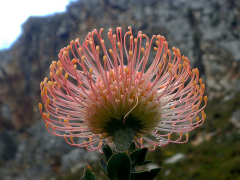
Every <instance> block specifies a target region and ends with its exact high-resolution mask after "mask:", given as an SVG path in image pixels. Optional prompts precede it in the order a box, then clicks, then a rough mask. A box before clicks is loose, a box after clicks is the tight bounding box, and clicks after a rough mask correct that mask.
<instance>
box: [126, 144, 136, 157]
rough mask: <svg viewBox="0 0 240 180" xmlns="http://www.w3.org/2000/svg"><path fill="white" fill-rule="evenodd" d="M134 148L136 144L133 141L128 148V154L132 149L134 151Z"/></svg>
mask: <svg viewBox="0 0 240 180" xmlns="http://www.w3.org/2000/svg"><path fill="white" fill-rule="evenodd" d="M135 149H136V145H135V143H134V142H132V144H131V145H130V147H129V149H128V152H129V154H131V153H132V152H133V151H135Z"/></svg>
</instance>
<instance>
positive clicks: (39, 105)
mask: <svg viewBox="0 0 240 180" xmlns="http://www.w3.org/2000/svg"><path fill="white" fill-rule="evenodd" d="M38 107H39V110H40V111H42V107H43V106H42V103H39V104H38Z"/></svg>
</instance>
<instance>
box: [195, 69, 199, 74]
mask: <svg viewBox="0 0 240 180" xmlns="http://www.w3.org/2000/svg"><path fill="white" fill-rule="evenodd" d="M196 75H197V76H198V75H199V71H198V68H196Z"/></svg>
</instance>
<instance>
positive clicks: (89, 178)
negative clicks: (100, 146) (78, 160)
mask: <svg viewBox="0 0 240 180" xmlns="http://www.w3.org/2000/svg"><path fill="white" fill-rule="evenodd" d="M84 168H85V169H84V173H83V176H82V178H81V180H96V177H95V173H93V171H92V168H91V167H90V166H87V167H86V165H85V166H84Z"/></svg>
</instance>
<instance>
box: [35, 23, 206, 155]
mask: <svg viewBox="0 0 240 180" xmlns="http://www.w3.org/2000/svg"><path fill="white" fill-rule="evenodd" d="M102 31H103V29H100V31H99V33H98V32H97V30H93V31H92V32H89V33H88V35H87V37H86V39H85V41H84V42H83V44H82V45H81V44H80V43H79V39H76V40H75V41H71V42H70V45H68V46H67V47H65V48H63V49H61V50H60V53H59V60H58V62H56V61H53V62H52V64H51V65H50V79H49V80H48V78H45V79H44V81H43V82H41V84H40V88H41V97H42V100H43V102H44V105H45V109H46V113H44V112H43V110H42V104H41V103H40V104H39V109H40V112H41V114H42V117H43V120H44V122H45V124H46V127H47V130H48V131H49V132H50V133H52V134H54V135H57V136H62V137H64V138H65V140H66V141H67V142H68V143H69V144H71V145H74V146H79V147H86V148H87V149H88V150H97V149H100V147H101V144H102V142H103V141H106V142H107V143H109V144H112V143H114V144H115V145H116V148H117V150H119V151H123V150H126V149H127V148H128V147H129V145H130V144H131V142H132V141H133V142H135V144H136V145H137V146H138V147H143V146H144V145H145V144H147V143H150V144H152V145H153V147H154V148H153V149H155V147H156V146H162V145H166V144H168V143H169V142H174V143H184V142H186V141H187V140H188V134H187V132H189V131H191V130H193V129H195V128H196V127H198V126H200V125H202V124H203V123H204V120H205V119H206V114H205V113H204V111H203V109H204V108H205V106H206V104H207V97H206V96H205V97H204V98H203V93H204V90H205V85H204V84H203V83H202V80H201V79H199V71H198V69H193V70H191V67H190V62H189V60H188V58H187V57H185V56H181V53H180V50H179V49H176V48H174V47H173V48H172V50H173V57H172V54H171V51H170V50H169V49H168V43H167V41H166V39H165V38H164V37H163V36H161V35H153V36H152V38H151V39H149V38H148V37H147V36H146V35H145V34H142V32H141V31H140V32H138V34H137V37H136V38H134V37H133V34H132V30H131V28H130V27H129V31H128V32H126V34H125V35H124V36H122V31H121V28H117V29H116V34H113V32H112V30H111V29H110V30H109V32H108V37H109V40H110V43H111V45H112V47H111V49H109V50H107V49H106V47H105V42H104V40H103V39H102V35H101V33H102ZM144 42H145V43H144ZM153 46H155V47H154V48H152V47H153ZM151 48H152V49H154V50H155V54H156V55H155V58H154V59H150V58H149V54H150V51H151ZM152 51H153V50H152ZM100 55H102V56H100ZM148 61H149V62H150V66H149V67H148V68H147V66H148V64H149V63H148ZM202 101H204V102H205V103H203V102H202ZM200 112H201V113H200ZM198 114H201V116H200V117H199V116H198ZM174 134H178V135H177V136H176V135H174ZM184 135H185V136H184ZM75 137H80V138H83V139H84V138H87V141H83V142H81V141H80V142H79V141H78V143H77V141H76V138H75ZM182 139H183V140H182Z"/></svg>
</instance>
